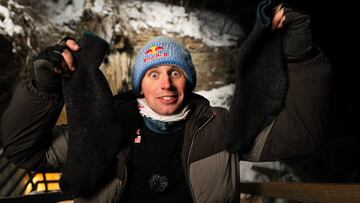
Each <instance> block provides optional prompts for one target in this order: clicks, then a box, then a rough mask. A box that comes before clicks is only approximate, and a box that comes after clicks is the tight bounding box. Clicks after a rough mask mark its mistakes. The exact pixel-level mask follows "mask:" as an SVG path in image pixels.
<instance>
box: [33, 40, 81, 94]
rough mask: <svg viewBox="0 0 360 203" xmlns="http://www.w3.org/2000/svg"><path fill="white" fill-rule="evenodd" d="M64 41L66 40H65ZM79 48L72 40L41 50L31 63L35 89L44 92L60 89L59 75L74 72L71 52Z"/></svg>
mask: <svg viewBox="0 0 360 203" xmlns="http://www.w3.org/2000/svg"><path fill="white" fill-rule="evenodd" d="M65 39H66V38H65ZM79 49H80V47H79V46H78V45H77V44H76V42H75V41H74V40H72V39H67V40H65V41H64V42H62V44H56V45H55V46H50V47H47V48H45V49H44V50H42V51H41V52H40V53H39V55H38V56H37V57H36V58H35V60H34V61H33V68H34V71H35V80H36V87H37V88H38V89H40V90H41V91H45V92H56V91H59V89H60V88H61V78H60V74H61V73H68V72H71V71H75V66H74V64H75V63H74V58H73V55H72V52H74V51H78V50H79Z"/></svg>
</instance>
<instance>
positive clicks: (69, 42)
mask: <svg viewBox="0 0 360 203" xmlns="http://www.w3.org/2000/svg"><path fill="white" fill-rule="evenodd" d="M65 44H66V46H67V47H68V48H69V49H70V50H71V51H79V49H80V47H79V45H78V44H77V43H76V42H75V41H74V40H72V39H69V40H67V41H66V42H65Z"/></svg>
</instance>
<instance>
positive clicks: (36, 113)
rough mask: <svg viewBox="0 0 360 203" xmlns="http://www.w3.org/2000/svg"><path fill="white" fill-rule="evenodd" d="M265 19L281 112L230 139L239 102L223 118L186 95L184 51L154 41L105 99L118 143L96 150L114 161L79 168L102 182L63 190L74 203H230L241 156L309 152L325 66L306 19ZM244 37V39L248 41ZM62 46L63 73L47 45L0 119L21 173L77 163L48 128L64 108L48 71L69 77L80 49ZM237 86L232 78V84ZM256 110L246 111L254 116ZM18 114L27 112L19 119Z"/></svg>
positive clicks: (188, 76) (58, 131)
mask: <svg viewBox="0 0 360 203" xmlns="http://www.w3.org/2000/svg"><path fill="white" fill-rule="evenodd" d="M259 10H261V9H259ZM284 10H285V14H284ZM258 12H261V11H258ZM273 12H274V14H273V15H272V16H271V18H270V24H268V25H269V26H271V28H272V30H275V29H281V28H282V27H284V29H286V32H284V33H283V36H282V42H283V51H284V54H285V56H286V57H287V60H288V63H287V69H286V70H287V75H288V83H289V84H288V88H287V89H286V90H287V94H286V95H285V96H286V97H285V98H286V100H285V101H284V102H285V106H282V108H281V109H280V110H281V111H279V112H277V114H276V115H271V116H270V117H268V118H266V122H263V123H262V127H261V129H256V130H255V132H257V134H256V135H255V136H254V135H252V134H251V135H250V134H249V135H246V136H244V135H245V134H246V132H244V133H245V134H242V133H241V132H242V131H241V130H242V129H240V130H239V131H237V130H238V129H237V128H236V126H235V127H234V123H235V125H236V121H237V120H236V118H237V117H239V116H242V115H241V113H242V112H247V111H248V110H247V109H245V111H244V109H240V110H239V109H237V108H236V106H235V107H234V105H236V104H241V105H242V104H244V103H243V101H241V102H239V101H238V100H242V97H239V96H238V94H239V92H237V91H236V92H235V95H234V100H235V101H234V102H233V107H232V108H231V109H230V113H229V112H228V111H226V110H225V109H222V108H216V107H211V106H210V105H209V102H208V101H207V100H206V99H205V98H203V97H201V96H199V95H196V94H194V93H192V90H193V89H194V88H195V85H196V73H195V69H194V66H193V64H192V60H191V56H190V53H189V51H188V50H187V49H185V48H184V47H182V46H181V45H180V44H179V43H177V42H176V41H174V40H172V39H169V38H166V37H155V38H154V39H152V40H150V41H149V42H148V43H147V44H146V45H145V46H144V47H143V48H142V49H141V50H140V51H139V52H138V54H137V56H136V58H135V63H134V66H133V71H132V87H133V90H132V92H128V93H124V94H120V95H118V96H115V97H114V101H115V106H116V111H117V112H118V119H119V122H118V125H120V126H121V131H122V132H121V134H119V137H120V136H121V140H122V141H121V142H120V144H114V143H105V146H107V147H109V148H112V147H115V149H117V154H116V157H115V158H114V159H115V160H114V159H112V160H111V162H109V163H110V164H109V168H108V172H107V173H106V174H96V171H95V172H94V170H92V169H91V168H89V167H86V169H85V171H86V170H88V172H87V174H86V175H88V176H90V177H88V178H89V179H91V178H93V177H94V176H100V177H102V178H103V179H102V181H95V183H93V182H92V181H88V182H87V183H88V185H89V188H86V189H84V190H81V188H80V189H79V188H77V189H76V192H74V190H72V191H73V195H75V198H76V199H75V202H239V200H240V189H239V185H240V177H239V161H240V158H242V159H246V160H251V161H268V160H279V159H287V158H292V157H297V156H301V155H306V154H309V153H312V152H314V151H315V150H316V149H317V148H318V147H319V146H320V145H321V143H322V139H323V136H324V132H323V131H324V126H325V125H324V123H323V121H324V120H323V119H324V117H323V116H326V111H325V110H324V109H323V106H324V104H325V103H326V99H327V96H328V86H329V75H330V74H329V72H330V70H329V69H330V67H329V65H328V63H327V61H326V59H325V57H324V56H323V55H322V52H321V51H320V50H319V49H317V48H315V47H314V46H313V45H312V43H311V32H309V21H308V16H306V15H303V14H300V13H298V12H294V11H293V10H288V9H287V8H285V9H284V8H282V7H281V6H278V7H276V8H275V9H274V11H273ZM263 17H264V16H263ZM264 19H265V21H266V20H267V18H266V16H265V18H264ZM261 22H263V21H261ZM261 22H260V23H261ZM284 22H285V23H284ZM265 24H266V23H265ZM255 27H256V26H255ZM260 27H261V26H260ZM263 27H264V26H262V27H261V29H263ZM254 33H255V32H254ZM253 36H254V34H250V35H249V38H250V37H253ZM256 36H257V35H256ZM252 40H253V41H255V40H254V38H252ZM65 41H66V45H67V48H66V49H64V50H62V49H61V50H60V51H62V56H63V59H64V60H62V59H61V60H60V62H61V61H62V65H59V63H58V62H59V60H54V61H55V62H54V61H53V62H52V61H51V57H49V56H54V53H55V56H56V54H58V53H59V52H58V51H59V49H57V48H56V47H50V48H49V49H48V52H45V55H43V56H41V57H38V59H37V60H35V62H34V69H35V75H36V78H35V81H28V82H26V83H24V84H22V86H20V88H19V89H18V90H17V92H16V93H15V94H14V97H13V99H12V102H11V103H10V105H9V107H8V109H7V111H6V112H5V114H4V116H3V118H2V123H1V133H2V135H3V137H2V139H3V143H4V150H5V154H6V156H7V157H8V158H9V159H10V160H12V161H13V162H15V163H17V164H18V165H21V166H23V167H26V168H30V169H38V170H42V169H48V168H52V169H61V168H62V166H63V164H64V163H65V162H68V161H69V159H73V160H80V159H81V156H84V155H81V154H80V155H76V154H75V155H74V153H69V154H67V152H68V150H67V146H68V144H71V142H72V141H71V139H69V142H68V141H67V139H68V138H67V137H68V128H67V126H60V127H57V126H55V127H54V123H55V121H56V118H57V116H58V114H59V112H60V110H61V108H62V106H63V100H62V96H61V93H60V89H61V84H60V79H59V75H57V74H56V73H58V74H60V73H64V72H69V71H70V72H71V71H75V72H74V74H75V73H76V70H77V67H76V68H74V67H75V66H74V64H75V62H76V53H77V52H78V51H79V50H80V52H81V50H84V46H82V45H80V47H79V46H78V45H77V44H76V42H75V41H74V40H65ZM250 45H251V40H247V41H246V42H244V44H243V50H245V48H249V46H250ZM244 47H245V48H244ZM271 51H272V52H273V50H271ZM43 54H44V52H43ZM74 55H75V58H74V57H73V56H74ZM242 56H243V57H245V56H246V54H245V55H242ZM255 58H256V57H255ZM89 60H91V58H89ZM259 60H261V59H259ZM56 61H57V62H56ZM74 61H75V62H74ZM78 63H80V64H81V61H78ZM244 64H245V63H244ZM246 65H248V63H246ZM266 66H271V64H266ZM49 70H51V71H49ZM243 78H244V77H243V76H242V75H240V76H237V79H238V80H239V81H240V82H241V80H242V79H243ZM256 79H257V78H256V77H254V78H253V80H256ZM239 81H237V88H238V89H239V88H240V89H241V88H242V87H240V86H241V85H246V84H247V83H242V84H241V85H240V84H239ZM255 85H257V83H255ZM264 88H267V87H264ZM242 90H244V91H246V89H242ZM64 94H66V92H65V93H64ZM248 96H249V97H252V95H248ZM271 97H272V95H271ZM67 104H70V105H71V102H69V103H67ZM84 105H85V104H84ZM248 107H251V104H248ZM260 107H261V106H258V107H257V108H258V109H255V110H254V108H250V109H251V110H252V111H253V112H254V114H253V115H256V111H260V110H261V109H260ZM94 108H95V106H94ZM96 108H97V107H96ZM19 110H20V111H26V113H24V114H19V113H20V112H19ZM323 110H324V111H323ZM94 111H96V110H94ZM271 111H273V110H271ZM261 114H262V113H261ZM83 119H85V118H83ZM257 120H258V119H257ZM229 124H231V125H229ZM239 125H240V126H245V127H247V126H248V125H242V123H239ZM232 128H233V130H231V129H232ZM228 129H230V130H228ZM246 129H250V128H246ZM104 130H105V129H104ZM69 133H71V130H69ZM83 133H87V132H85V131H83ZM98 136H99V137H100V135H98ZM99 137H96V135H95V137H93V135H92V136H89V137H88V138H85V140H83V141H81V142H77V144H78V145H79V147H80V148H81V147H82V146H80V145H86V143H85V141H87V140H86V139H95V140H97V141H98V144H99V145H102V142H101V141H102V139H101V138H99ZM70 138H71V136H70ZM124 140H125V141H124ZM234 143H235V144H234ZM76 156H77V157H76ZM74 157H75V158H74ZM94 159H96V157H94ZM91 161H92V160H89V162H90V164H91V163H92V162H91ZM104 164H108V163H107V162H104ZM80 168H81V166H79V167H78V169H79V170H80ZM75 170H76V168H75ZM81 170H82V169H81ZM65 172H66V171H65ZM73 172H74V173H75V172H76V171H73ZM65 174H66V173H65ZM79 176H81V174H80V175H79ZM72 183H73V184H75V185H76V184H77V182H76V181H74V182H72ZM83 185H84V184H83ZM68 187H72V186H71V184H70V185H64V187H63V188H62V189H63V190H64V191H67V188H68ZM84 187H86V185H84Z"/></svg>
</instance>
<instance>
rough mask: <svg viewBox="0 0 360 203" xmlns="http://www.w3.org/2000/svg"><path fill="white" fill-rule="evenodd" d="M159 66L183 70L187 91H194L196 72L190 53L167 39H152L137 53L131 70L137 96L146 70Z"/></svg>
mask: <svg viewBox="0 0 360 203" xmlns="http://www.w3.org/2000/svg"><path fill="white" fill-rule="evenodd" d="M159 65H174V66H177V67H179V68H181V69H183V71H184V73H185V77H186V79H187V90H190V91H192V90H194V88H195V85H196V72H195V68H194V65H193V63H192V60H191V55H190V52H189V51H188V50H187V49H185V48H184V47H183V46H182V45H180V44H179V43H177V42H176V41H175V40H173V39H170V38H168V37H164V36H159V37H154V38H153V39H152V40H150V41H149V42H148V43H147V44H146V45H145V46H144V47H142V48H141V49H140V51H139V52H138V54H137V56H136V58H135V62H134V65H133V69H132V75H131V84H132V88H133V91H134V93H135V94H136V95H137V96H139V95H140V91H141V81H142V79H143V77H144V75H145V73H146V71H147V70H149V69H150V68H153V67H156V66H159Z"/></svg>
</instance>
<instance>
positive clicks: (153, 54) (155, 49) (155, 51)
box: [144, 46, 169, 63]
mask: <svg viewBox="0 0 360 203" xmlns="http://www.w3.org/2000/svg"><path fill="white" fill-rule="evenodd" d="M144 54H145V55H150V56H149V57H145V58H144V63H146V62H148V61H151V60H153V59H157V58H164V57H167V56H168V55H169V54H168V52H165V50H164V49H163V48H162V47H160V46H152V47H150V49H148V50H147V51H145V53H144Z"/></svg>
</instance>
